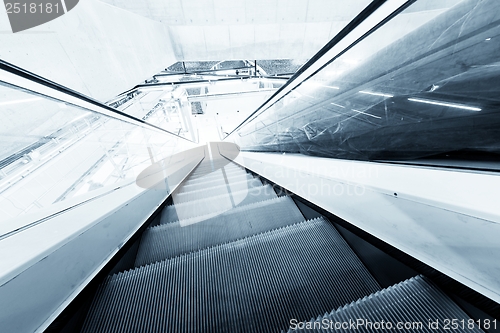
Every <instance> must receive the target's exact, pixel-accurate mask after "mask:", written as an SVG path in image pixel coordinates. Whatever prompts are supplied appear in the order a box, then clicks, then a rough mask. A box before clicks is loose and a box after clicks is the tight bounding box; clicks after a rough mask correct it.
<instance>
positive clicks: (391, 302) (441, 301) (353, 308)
mask: <svg viewBox="0 0 500 333" xmlns="http://www.w3.org/2000/svg"><path fill="white" fill-rule="evenodd" d="M452 319H456V322H458V323H459V327H458V328H456V329H453V330H452V329H451V325H452V324H451V320H452ZM469 319H470V317H469V316H468V315H467V314H466V313H465V312H464V311H463V310H462V309H461V308H460V307H459V306H458V305H457V304H456V303H455V302H453V301H452V300H451V299H450V298H449V297H448V296H447V295H446V294H445V293H443V292H442V291H441V290H440V289H439V288H438V287H436V286H435V285H434V284H433V283H432V282H431V281H429V280H428V279H426V278H425V277H423V276H416V277H414V278H411V279H408V280H406V281H403V282H401V283H398V284H396V285H394V286H391V287H389V288H386V289H383V290H380V291H377V292H376V293H374V294H371V295H369V296H366V297H364V298H362V299H359V300H357V301H355V302H352V303H350V304H347V305H345V306H343V307H341V308H339V309H337V310H334V311H332V312H331V313H329V314H325V315H324V316H320V317H318V318H317V319H312V320H310V321H309V322H306V323H303V324H298V323H293V325H292V326H291V327H290V329H289V330H288V333H293V332H311V333H313V332H338V331H342V332H373V333H375V332H380V331H387V332H389V331H391V330H397V331H398V332H428V333H435V332H447V331H448V330H446V329H445V325H446V320H450V322H449V325H448V326H449V327H450V329H449V331H453V332H458V333H460V332H464V333H465V332H475V333H480V332H483V331H482V330H481V329H480V328H479V327H478V326H477V325H476V324H475V323H474V321H472V322H469ZM357 320H359V321H358V322H357ZM436 320H438V326H431V324H430V322H433V323H435V322H436ZM462 320H464V323H465V327H462ZM353 322H356V325H355V326H350V327H349V326H346V327H347V328H346V329H342V328H341V327H339V326H338V325H342V323H349V324H352V323H353ZM382 322H384V324H383V325H384V327H385V328H386V329H383V328H381V326H380V325H381V323H382ZM358 323H359V325H357V324H358ZM398 323H401V324H402V325H405V324H406V325H409V326H407V327H406V328H405V327H404V326H403V327H402V329H399V328H398V326H397V325H398ZM470 323H472V324H473V325H471V326H467V325H468V324H470ZM336 325H337V327H336ZM389 325H390V326H389Z"/></svg>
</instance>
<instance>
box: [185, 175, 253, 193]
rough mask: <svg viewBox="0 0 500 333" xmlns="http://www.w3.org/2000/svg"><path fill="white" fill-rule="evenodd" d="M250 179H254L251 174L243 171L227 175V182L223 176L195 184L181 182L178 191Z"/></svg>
mask: <svg viewBox="0 0 500 333" xmlns="http://www.w3.org/2000/svg"><path fill="white" fill-rule="evenodd" d="M245 179H246V180H252V179H254V178H253V176H252V175H250V174H248V173H245V174H241V175H236V176H231V175H230V176H228V177H227V182H226V179H224V178H223V177H221V178H218V179H212V180H207V181H200V182H198V183H195V184H186V185H185V184H182V185H181V187H180V189H179V192H189V191H195V190H201V189H205V188H209V187H214V186H219V185H223V184H230V183H232V182H239V181H243V180H245Z"/></svg>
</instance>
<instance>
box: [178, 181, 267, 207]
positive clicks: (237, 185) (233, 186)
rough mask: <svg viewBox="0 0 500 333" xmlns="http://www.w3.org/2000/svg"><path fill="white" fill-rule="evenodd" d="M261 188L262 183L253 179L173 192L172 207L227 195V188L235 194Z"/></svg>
mask: <svg viewBox="0 0 500 333" xmlns="http://www.w3.org/2000/svg"><path fill="white" fill-rule="evenodd" d="M259 186H262V182H261V181H260V180H259V179H257V178H253V179H251V180H247V179H245V180H243V181H240V182H232V183H230V184H229V185H228V184H223V185H219V186H213V187H209V188H204V189H201V190H196V191H190V192H179V193H178V192H177V191H176V192H174V193H173V194H172V199H173V202H174V205H176V204H180V203H183V202H188V201H191V200H199V199H203V198H206V197H211V196H216V195H221V194H225V193H228V188H229V190H231V192H236V191H242V190H244V189H250V188H253V187H259Z"/></svg>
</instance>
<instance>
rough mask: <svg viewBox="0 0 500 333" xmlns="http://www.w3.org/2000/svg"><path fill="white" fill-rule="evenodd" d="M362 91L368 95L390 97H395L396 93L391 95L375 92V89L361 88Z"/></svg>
mask: <svg viewBox="0 0 500 333" xmlns="http://www.w3.org/2000/svg"><path fill="white" fill-rule="evenodd" d="M360 93H362V94H366V95H373V96H381V97H388V98H391V97H394V95H390V94H383V93H378V92H373V91H364V90H361V91H360Z"/></svg>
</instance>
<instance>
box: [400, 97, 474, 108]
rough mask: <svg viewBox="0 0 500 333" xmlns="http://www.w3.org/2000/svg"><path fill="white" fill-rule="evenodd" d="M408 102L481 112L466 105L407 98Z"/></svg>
mask: <svg viewBox="0 0 500 333" xmlns="http://www.w3.org/2000/svg"><path fill="white" fill-rule="evenodd" d="M408 100H409V101H411V102H418V103H425V104H432V105H441V106H448V107H450V108H457V109H463V110H469V111H481V109H480V108H476V107H474V106H467V105H462V104H455V103H447V102H438V101H433V100H430V99H421V98H408Z"/></svg>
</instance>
